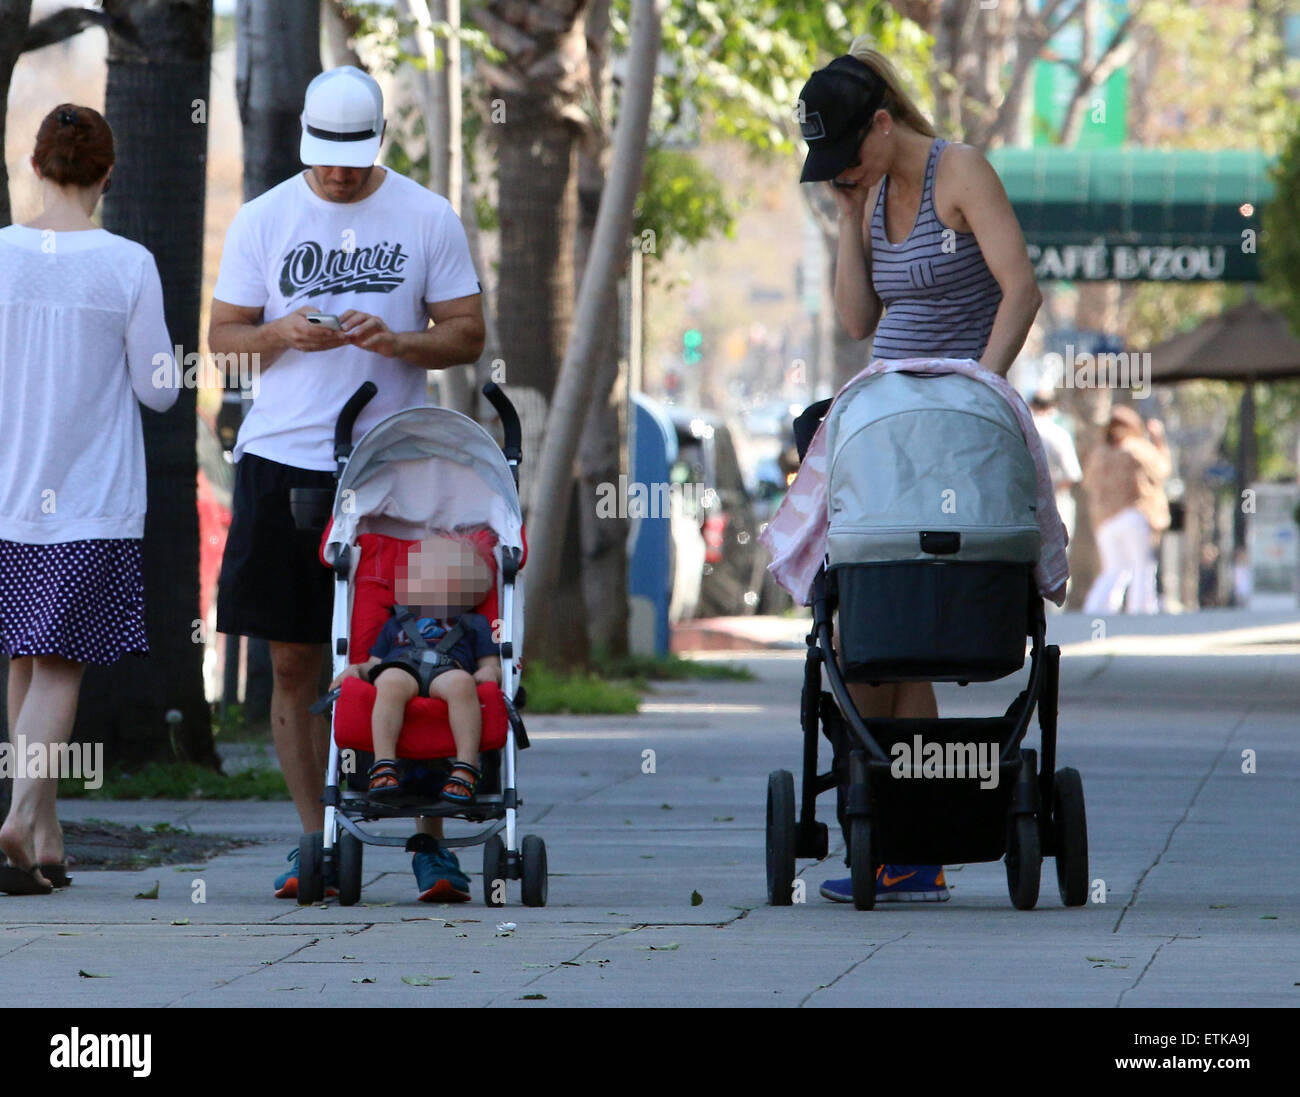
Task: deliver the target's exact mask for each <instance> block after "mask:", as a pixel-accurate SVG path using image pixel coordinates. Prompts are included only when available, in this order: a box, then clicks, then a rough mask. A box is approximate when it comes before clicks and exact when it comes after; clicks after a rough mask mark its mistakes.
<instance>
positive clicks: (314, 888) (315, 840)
mask: <svg viewBox="0 0 1300 1097" xmlns="http://www.w3.org/2000/svg"><path fill="white" fill-rule="evenodd" d="M324 862H325V836H324V835H323V834H322V833H321V832H320V831H319V830H317V831H313V832H312V833H311V834H304V835H303V836H302V837H301V838H300V839H298V905H299V906H300V907H308V906H311V904H312V903H319V902H320V901H321V900H322V899H324V898H325V865H324Z"/></svg>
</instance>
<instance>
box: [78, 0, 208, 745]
mask: <svg viewBox="0 0 1300 1097" xmlns="http://www.w3.org/2000/svg"><path fill="white" fill-rule="evenodd" d="M132 16H133V21H134V24H135V26H136V28H137V30H138V31H139V34H140V37H141V39H142V41H144V42H145V43H147V50H148V56H142V55H141V54H140V53H138V52H136V51H134V50H130V51H128V50H127V49H124V48H123V47H122V45H121V44H120V43H119V42H118V41H117V40H116V39H115V38H113V37H110V40H109V53H108V86H107V96H106V99H107V108H106V110H105V114H106V116H107V118H108V121H109V124H110V125H111V126H112V127H113V133H114V138H115V141H116V145H117V167H116V169H115V170H114V173H113V192H112V194H111V195H110V196H109V197H108V198H107V199H106V201H105V204H104V227H105V228H106V229H108V230H109V231H110V232H115V233H118V234H120V235H122V236H126V237H128V238H129V239H132V240H136V241H138V242H139V243H141V244H143V245H144V246H145V247H147V248H148V249H149V250H150V251H151V252H152V253H153V255H154V258H155V259H156V260H157V262H158V270H159V273H160V274H161V276H162V283H163V288H164V295H165V302H166V320H167V330H168V331H169V332H170V333H171V336H172V341H173V342H174V343H176V344H178V345H179V346H180V347H181V348H182V349H183V350H185V351H195V350H197V348H198V345H199V331H198V327H199V295H200V291H201V286H202V268H203V198H204V170H205V164H206V154H207V134H208V130H207V100H208V73H209V67H210V58H211V45H212V4H211V2H210V0H192V2H189V3H172V4H168V5H153V4H146V3H140V4H137V5H134V7H133V9H132ZM179 89H184V94H181V93H180V92H179ZM142 416H143V419H144V440H145V455H146V461H147V466H148V517H147V519H146V522H145V537H144V570H145V584H146V592H145V597H146V621H147V629H148V636H149V648H150V654H149V658H148V659H145V660H136V659H129V658H128V659H123V660H122V661H120V662H119V663H117V664H116V665H115V666H112V667H107V668H106V667H88V668H87V670H86V676H85V681H84V685H83V687H82V692H81V704H80V706H79V709H78V712H77V723H76V727H75V729H74V732H73V734H74V736H75V738H76V739H78V740H82V741H85V740H90V741H99V742H103V743H104V744H105V754H106V756H107V757H108V758H109V759H110V760H111V762H112V763H114V764H119V763H120V764H125V765H134V764H138V763H141V762H145V761H149V760H154V759H159V760H168V759H171V758H173V757H180V758H182V759H185V760H188V761H193V762H198V763H200V764H203V765H211V766H216V765H217V764H218V762H217V756H216V752H215V750H214V748H213V742H212V724H211V716H210V713H209V711H208V705H207V701H206V699H205V698H204V695H203V676H202V656H203V646H202V643H201V639H202V636H201V631H200V630H201V627H202V626H201V622H200V621H199V612H198V605H199V530H198V513H197V510H196V497H195V496H196V493H195V477H196V475H197V469H196V461H195V425H194V424H195V390H194V389H193V388H183V389H182V390H181V394H180V398H179V399H178V400H177V402H176V405H175V406H174V407H173V408H172V409H171V410H170V411H168V412H166V413H164V414H157V413H154V412H151V411H148V410H145V411H143V412H142ZM169 739H170V742H169Z"/></svg>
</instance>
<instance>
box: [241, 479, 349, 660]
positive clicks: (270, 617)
mask: <svg viewBox="0 0 1300 1097" xmlns="http://www.w3.org/2000/svg"><path fill="white" fill-rule="evenodd" d="M334 486H335V485H334V474H333V473H331V472H321V471H319V470H316V469H300V468H295V467H293V466H292V465H282V464H280V463H279V462H278V461H271V460H268V459H267V458H265V457H258V456H257V455H256V454H253V453H245V454H244V455H243V457H241V458H240V459H239V463H238V464H237V465H236V466H235V498H234V505H233V511H234V513H233V517H232V519H231V523H230V533H229V535H228V536H227V538H226V554H225V556H224V557H223V558H222V560H221V579H220V581H219V584H218V587H217V631H218V632H225V633H230V634H232V635H237V636H259V637H261V638H262V639H264V640H279V641H283V642H286V643H299V644H309V643H327V642H328V641H329V639H330V629H331V627H332V625H333V617H334V573H333V572H332V571H330V569H329V568H327V567H326V566H325V565H324V564H322V563H321V562H320V556H319V552H320V539H321V534H322V533H323V532H324V531H323V529H318V530H314V531H304V530H300V529H298V527H297V526H295V525H294V522H293V514H292V513H291V511H290V510H289V489H290V488H298V487H303V488H328V489H329V490H331V491H333V489H334Z"/></svg>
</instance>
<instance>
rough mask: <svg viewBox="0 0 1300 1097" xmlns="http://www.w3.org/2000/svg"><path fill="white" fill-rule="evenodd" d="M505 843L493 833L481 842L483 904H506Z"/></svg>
mask: <svg viewBox="0 0 1300 1097" xmlns="http://www.w3.org/2000/svg"><path fill="white" fill-rule="evenodd" d="M498 881H499V882H498ZM505 883H506V844H505V842H503V841H501V835H499V834H494V835H492V837H491V838H489V839H488V840H487V841H486V842H484V843H483V904H484V906H489V907H503V906H505V905H506V887H505Z"/></svg>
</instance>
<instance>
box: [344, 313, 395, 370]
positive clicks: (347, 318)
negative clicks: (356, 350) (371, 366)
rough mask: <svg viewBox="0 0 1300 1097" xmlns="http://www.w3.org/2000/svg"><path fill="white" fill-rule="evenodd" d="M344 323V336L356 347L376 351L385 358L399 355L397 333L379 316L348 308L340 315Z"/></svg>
mask: <svg viewBox="0 0 1300 1097" xmlns="http://www.w3.org/2000/svg"><path fill="white" fill-rule="evenodd" d="M339 323H340V324H342V325H343V338H344V340H345V341H346V342H349V343H351V344H352V345H353V346H354V347H360V348H361V349H362V350H369V351H374V353H375V354H382V355H383V356H384V357H385V358H393V357H395V356H396V355H397V335H396V333H394V332H393V331H391V330H390V329H389V327H388V325H387V324H385V323H384V322H383V320H381V319H380V318H379V317H378V316H372V315H370V313H368V312H359V311H358V310H356V309H348V311H347V312H345V313H344V314H343V315H342V316H340V317H339Z"/></svg>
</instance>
